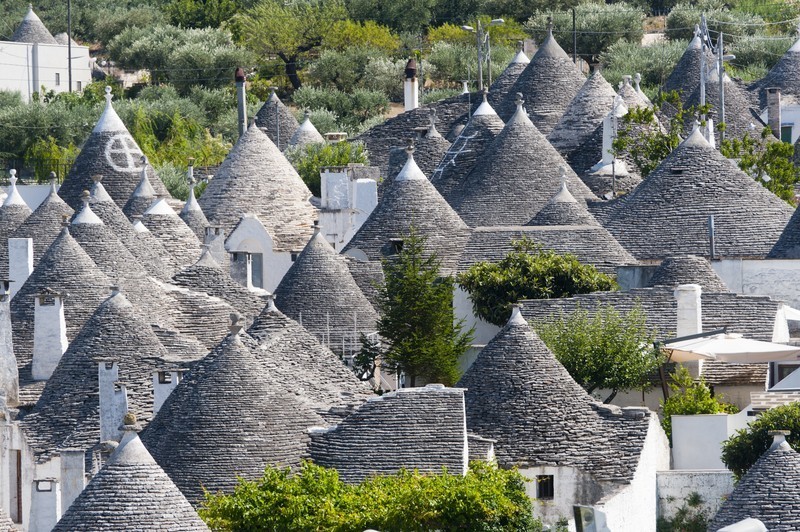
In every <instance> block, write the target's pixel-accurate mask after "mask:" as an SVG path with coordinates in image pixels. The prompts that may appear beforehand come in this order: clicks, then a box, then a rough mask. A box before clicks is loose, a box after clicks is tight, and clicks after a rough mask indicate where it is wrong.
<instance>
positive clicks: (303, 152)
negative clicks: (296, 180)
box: [284, 141, 369, 197]
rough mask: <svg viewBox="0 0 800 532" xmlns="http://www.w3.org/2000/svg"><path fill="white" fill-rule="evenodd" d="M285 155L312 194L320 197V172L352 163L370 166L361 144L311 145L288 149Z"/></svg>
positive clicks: (344, 142)
mask: <svg viewBox="0 0 800 532" xmlns="http://www.w3.org/2000/svg"><path fill="white" fill-rule="evenodd" d="M284 154H285V155H286V158H287V159H289V162H291V163H292V166H294V167H295V169H296V170H297V173H298V174H300V177H301V178H302V179H303V182H305V184H306V185H307V186H308V188H309V189H311V193H312V194H314V195H315V196H317V197H319V196H320V193H321V190H320V170H322V169H323V168H326V167H331V166H347V165H348V164H350V163H362V164H369V159H368V158H367V150H366V148H365V147H364V144H363V143H361V142H353V143H350V142H347V141H343V142H337V143H335V144H309V145H307V146H303V147H301V148H288V149H287V150H286V151H285V152H284Z"/></svg>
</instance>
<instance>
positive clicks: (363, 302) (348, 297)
mask: <svg viewBox="0 0 800 532" xmlns="http://www.w3.org/2000/svg"><path fill="white" fill-rule="evenodd" d="M347 262H348V261H347V259H346V258H345V257H344V256H342V255H339V253H337V252H336V250H335V249H333V247H332V246H331V245H330V244H329V243H328V241H327V240H325V237H324V236H323V235H322V233H321V232H320V231H319V226H318V225H317V226H315V229H314V236H312V237H311V240H309V242H308V244H306V247H305V248H304V249H303V251H302V252H301V253H300V255H298V257H297V260H295V261H294V263H293V264H292V266H291V268H289V271H287V272H286V274H285V275H284V276H283V279H281V282H280V284H279V285H278V287H277V288H276V289H275V306H276V307H278V309H279V310H280V311H281V312H283V313H284V314H285V315H286V316H288V317H290V318H292V319H293V320H296V321H298V322H300V323H301V324H302V325H303V327H305V328H306V329H308V330H309V332H311V333H312V334H313V335H314V336H316V337H317V338H319V339H320V340H321V341H324V342H326V343H327V344H328V345H330V346H331V348H332V349H334V350H335V351H336V350H339V349H338V347H339V346H341V345H342V343H343V342H348V343H350V344H352V345H355V344H357V343H358V339H359V337H360V335H361V334H372V333H374V332H375V329H376V322H377V320H378V314H377V312H375V309H374V308H372V305H371V304H370V302H369V301H368V300H367V298H366V297H365V296H364V293H363V292H362V291H361V289H360V288H359V286H358V284H356V282H355V279H353V276H352V275H351V274H350V269H349V268H348V265H347Z"/></svg>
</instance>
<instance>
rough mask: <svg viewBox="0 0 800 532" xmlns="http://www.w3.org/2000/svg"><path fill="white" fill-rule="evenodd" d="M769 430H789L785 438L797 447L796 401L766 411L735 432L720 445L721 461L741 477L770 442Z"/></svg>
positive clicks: (798, 411)
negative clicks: (789, 432) (744, 427)
mask: <svg viewBox="0 0 800 532" xmlns="http://www.w3.org/2000/svg"><path fill="white" fill-rule="evenodd" d="M771 430H789V431H791V434H789V436H787V437H786V441H788V442H789V445H791V446H792V448H794V449H800V403H798V402H794V403H789V404H788V405H783V406H777V407H775V408H772V409H770V410H767V411H766V412H764V413H763V414H761V415H760V416H758V418H756V420H755V421H753V422H752V423H750V425H749V426H748V427H747V428H746V429H743V430H740V431H737V432H736V434H735V435H734V436H731V437H730V438H729V439H728V440H727V441H726V442H725V443H724V444H723V446H722V462H723V463H724V464H725V467H727V468H728V469H730V470H731V471H733V474H734V475H735V476H736V478H737V479H738V478H742V476H744V474H745V473H747V470H748V469H750V468H751V467H752V466H753V464H755V463H756V460H758V459H759V458H760V457H761V455H762V454H764V453H765V452H766V451H767V449H769V446H770V445H771V444H772V437H771V436H770V435H769V434H768V433H769V431H771Z"/></svg>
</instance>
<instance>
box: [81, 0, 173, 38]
mask: <svg viewBox="0 0 800 532" xmlns="http://www.w3.org/2000/svg"><path fill="white" fill-rule="evenodd" d="M96 13H97V15H96V17H95V21H94V24H93V27H92V31H91V34H90V35H89V36H88V37H90V38H93V39H95V40H97V41H99V42H101V43H103V44H108V43H109V42H111V41H112V39H114V37H116V36H117V35H119V34H120V33H122V32H123V31H125V30H126V29H128V28H140V29H146V28H152V27H154V26H158V25H160V24H164V23H165V22H166V18H165V17H164V14H163V13H162V12H161V10H160V9H158V8H156V7H152V6H145V5H142V6H135V7H131V8H129V9H126V8H124V7H102V8H100V9H98V10H97V12H96Z"/></svg>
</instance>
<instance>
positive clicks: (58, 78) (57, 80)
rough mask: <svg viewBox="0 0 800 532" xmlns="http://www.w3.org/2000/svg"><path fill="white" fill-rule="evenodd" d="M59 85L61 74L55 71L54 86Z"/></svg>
mask: <svg viewBox="0 0 800 532" xmlns="http://www.w3.org/2000/svg"><path fill="white" fill-rule="evenodd" d="M60 85H61V74H59V73H58V72H56V87H58V86H60Z"/></svg>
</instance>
